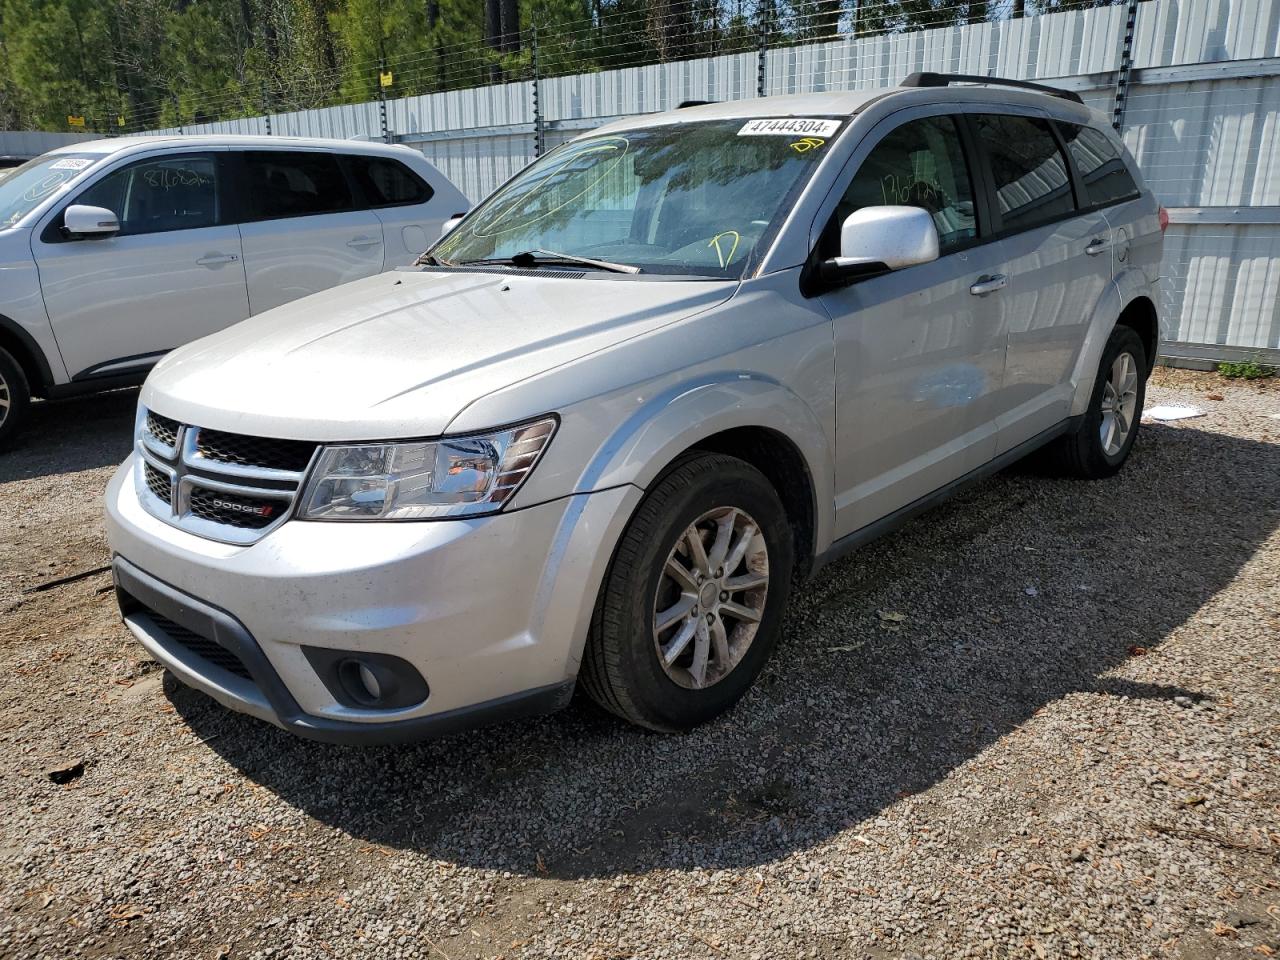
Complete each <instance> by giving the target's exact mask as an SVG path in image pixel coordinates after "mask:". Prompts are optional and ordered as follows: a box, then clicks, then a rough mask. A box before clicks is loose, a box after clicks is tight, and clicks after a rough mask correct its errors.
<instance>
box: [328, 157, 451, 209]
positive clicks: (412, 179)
mask: <svg viewBox="0 0 1280 960" xmlns="http://www.w3.org/2000/svg"><path fill="white" fill-rule="evenodd" d="M346 161H347V169H348V170H349V171H350V172H351V177H352V179H353V180H355V182H356V183H357V184H359V186H360V189H361V190H362V191H363V192H364V197H365V202H366V203H368V204H369V206H371V207H395V206H402V205H404V204H411V203H426V202H427V201H428V200H430V199H431V195H432V193H434V192H435V191H433V190H432V189H431V187H430V185H428V184H427V182H426V181H425V180H423V179H422V178H421V177H419V176H418V175H417V174H416V173H414V172H413V171H412V170H410V169H409V168H408V167H406V166H405V165H404V164H403V163H401V162H400V161H399V160H392V159H390V158H388V157H347V158H346Z"/></svg>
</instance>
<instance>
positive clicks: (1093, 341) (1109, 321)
mask: <svg viewBox="0 0 1280 960" xmlns="http://www.w3.org/2000/svg"><path fill="white" fill-rule="evenodd" d="M1151 294H1152V290H1151V287H1150V285H1142V284H1139V283H1138V282H1137V281H1136V280H1135V279H1134V278H1133V277H1132V275H1131V274H1124V275H1122V276H1121V277H1118V278H1117V279H1116V280H1114V281H1112V282H1111V283H1109V284H1107V287H1106V290H1105V291H1104V292H1103V294H1102V296H1101V297H1100V298H1099V299H1098V302H1097V303H1096V304H1095V305H1094V309H1093V314H1092V315H1091V316H1090V318H1089V325H1088V332H1087V333H1086V334H1085V337H1084V343H1083V345H1082V346H1081V348H1080V353H1079V354H1078V355H1077V356H1076V365H1075V369H1074V370H1073V371H1072V374H1071V383H1072V386H1073V388H1074V393H1073V396H1072V402H1071V415H1072V416H1078V415H1080V414H1082V413H1084V412H1085V410H1087V409H1088V407H1089V398H1090V396H1091V395H1092V393H1093V384H1094V381H1095V380H1096V379H1097V376H1098V364H1099V363H1100V362H1101V360H1102V353H1103V351H1104V350H1106V348H1107V340H1108V338H1110V336H1111V331H1113V330H1114V329H1115V328H1116V327H1117V326H1127V327H1131V328H1133V329H1134V330H1135V331H1136V332H1137V334H1138V336H1139V337H1141V338H1142V342H1143V345H1144V346H1148V345H1149V352H1150V353H1151V354H1152V355H1151V356H1148V357H1147V370H1146V373H1147V374H1148V375H1149V374H1150V373H1151V368H1152V367H1153V366H1154V364H1155V358H1154V354H1155V352H1156V351H1157V350H1159V346H1160V317H1159V313H1158V311H1157V309H1156V304H1155V301H1154V299H1153V298H1152V296H1151Z"/></svg>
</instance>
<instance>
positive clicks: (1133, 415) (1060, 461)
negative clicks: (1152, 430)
mask: <svg viewBox="0 0 1280 960" xmlns="http://www.w3.org/2000/svg"><path fill="white" fill-rule="evenodd" d="M1146 370H1147V354H1146V350H1145V348H1144V347H1143V345H1142V338H1141V337H1139V336H1138V334H1137V332H1136V331H1135V330H1134V329H1133V328H1132V327H1116V328H1115V329H1114V330H1113V331H1111V336H1110V338H1109V339H1108V340H1107V345H1106V348H1105V349H1104V350H1103V351H1102V361H1101V363H1099V365H1098V376H1097V379H1096V380H1095V381H1094V384H1093V393H1092V394H1091V395H1090V398H1089V408H1088V409H1087V410H1086V411H1085V414H1084V419H1083V420H1082V421H1081V423H1080V427H1079V429H1077V430H1076V431H1075V432H1073V433H1069V434H1067V435H1066V436H1064V437H1060V438H1059V439H1057V440H1055V441H1054V442H1053V444H1051V445H1050V447H1049V449H1048V455H1049V465H1050V467H1051V469H1052V470H1053V472H1054V473H1057V474H1059V475H1062V476H1067V477H1078V478H1080V479H1083V480H1102V479H1104V478H1106V477H1110V476H1112V475H1114V474H1115V473H1116V472H1117V471H1118V470H1119V469H1120V468H1121V467H1122V466H1124V462H1125V460H1127V459H1128V458H1129V451H1130V450H1132V449H1133V443H1134V441H1135V440H1136V439H1137V438H1138V428H1139V426H1140V424H1141V421H1142V406H1143V403H1145V401H1146V396H1147V378H1146Z"/></svg>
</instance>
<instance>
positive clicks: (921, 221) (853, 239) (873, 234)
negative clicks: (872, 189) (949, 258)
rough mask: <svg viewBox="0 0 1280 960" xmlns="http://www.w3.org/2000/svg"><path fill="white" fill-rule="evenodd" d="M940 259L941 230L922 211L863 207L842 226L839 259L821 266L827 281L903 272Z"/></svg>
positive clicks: (919, 209) (918, 209)
mask: <svg viewBox="0 0 1280 960" xmlns="http://www.w3.org/2000/svg"><path fill="white" fill-rule="evenodd" d="M937 259H938V228H937V227H935V226H934V225H933V217H932V216H930V215H929V212H928V211H927V210H922V209H921V208H920V207H863V208H862V209H861V210H855V211H854V212H853V213H851V214H849V216H848V217H847V218H845V221H844V223H843V224H841V225H840V256H838V257H834V258H832V259H830V260H824V261H823V262H822V267H821V270H822V277H823V279H824V280H836V281H838V280H845V281H848V280H854V279H857V278H858V277H860V276H867V275H868V274H873V273H882V272H884V271H885V270H901V269H902V268H903V267H913V266H915V265H916V264H918V263H930V262H932V261H934V260H937Z"/></svg>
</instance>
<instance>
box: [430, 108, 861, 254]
mask: <svg viewBox="0 0 1280 960" xmlns="http://www.w3.org/2000/svg"><path fill="white" fill-rule="evenodd" d="M841 123H842V121H840V120H837V119H823V118H815V119H799V118H795V117H791V118H781V119H776V120H743V119H741V118H739V119H737V120H712V121H703V122H698V123H682V124H674V125H670V126H662V127H651V128H649V129H641V130H627V131H624V132H622V133H617V134H606V135H601V136H596V137H590V138H587V139H584V140H575V141H573V142H572V143H568V144H565V145H564V146H563V147H560V148H559V149H557V150H555V151H553V152H551V153H549V154H548V155H547V156H546V157H544V158H543V159H541V160H539V161H537V162H536V163H534V164H533V165H532V166H530V167H529V168H528V169H526V170H525V171H524V172H523V173H521V174H519V175H518V176H517V177H516V178H515V179H514V180H512V181H511V182H510V183H508V184H506V185H505V186H503V187H501V188H499V190H498V191H497V192H496V193H494V194H493V196H491V197H490V198H489V199H488V200H486V201H485V202H484V203H483V204H482V205H481V206H479V207H478V208H476V210H475V211H473V212H472V213H471V215H469V216H468V217H467V219H466V220H465V221H463V223H462V224H460V225H459V226H458V227H456V228H455V229H454V230H453V231H452V232H451V233H450V234H449V235H448V236H446V237H445V238H444V239H443V240H441V241H440V242H439V243H438V244H437V245H436V246H435V247H434V248H433V249H432V250H431V254H432V256H434V257H435V258H436V259H437V260H440V261H446V262H449V263H453V264H462V263H469V262H474V261H477V260H490V259H502V260H505V259H507V258H510V257H513V256H515V255H517V254H521V253H528V252H530V251H538V250H543V251H555V252H557V253H562V254H570V255H573V256H578V257H590V258H592V259H595V260H607V261H612V262H613V263H616V264H627V265H630V266H634V267H639V268H640V269H641V270H643V271H644V272H645V273H660V274H693V275H700V276H712V277H724V278H737V277H741V276H742V273H743V269H744V267H745V265H746V264H747V262H748V260H749V258H750V256H751V254H752V252H753V251H754V250H755V248H756V245H757V244H758V243H760V241H761V239H762V238H764V237H765V236H766V235H769V234H770V232H771V229H773V228H776V226H777V223H778V222H779V221H780V220H781V218H782V217H783V216H784V215H785V213H786V211H787V210H788V209H789V208H790V206H791V204H790V202H789V201H790V199H791V198H793V197H794V196H795V194H796V192H797V191H798V190H799V188H800V187H801V186H803V184H804V183H805V181H806V180H807V179H808V177H809V175H810V174H811V173H812V171H813V170H814V169H816V167H817V165H818V163H819V161H820V160H821V159H822V156H823V155H824V153H825V150H824V148H825V147H826V145H827V144H828V143H830V142H831V140H832V139H833V138H834V136H835V134H836V133H837V132H838V131H839V129H840V126H841ZM523 264H524V262H522V264H521V265H523Z"/></svg>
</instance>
